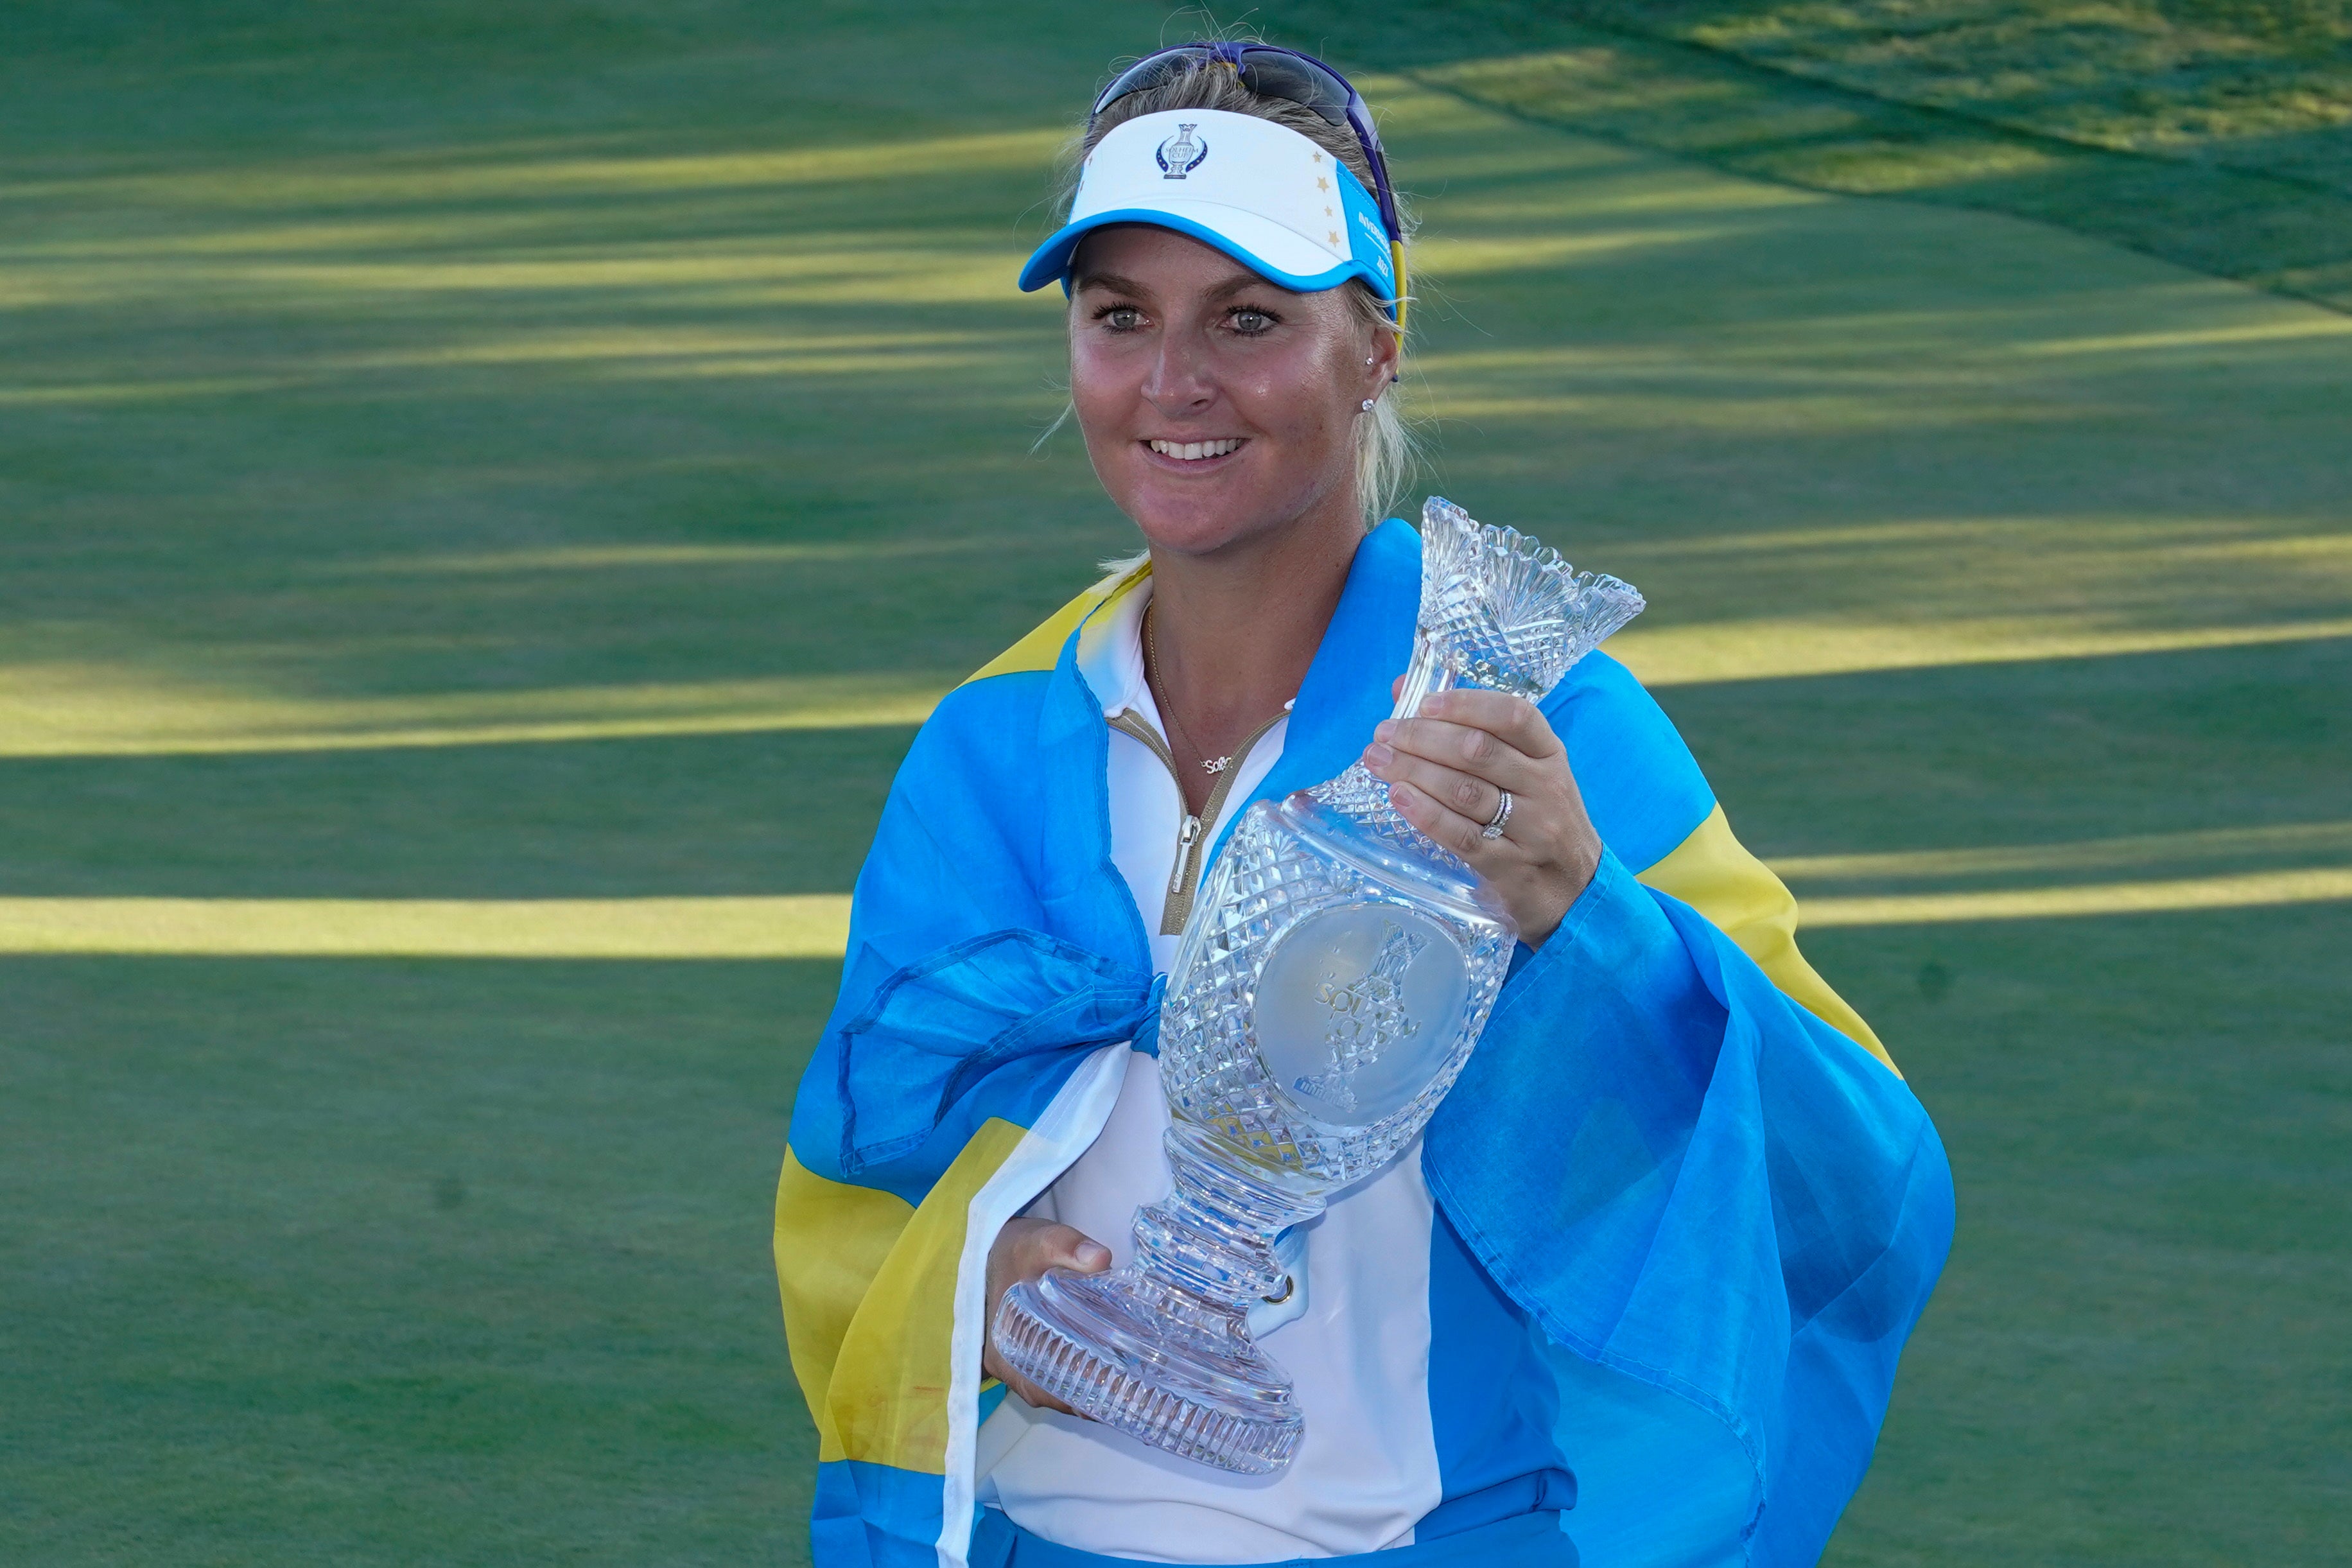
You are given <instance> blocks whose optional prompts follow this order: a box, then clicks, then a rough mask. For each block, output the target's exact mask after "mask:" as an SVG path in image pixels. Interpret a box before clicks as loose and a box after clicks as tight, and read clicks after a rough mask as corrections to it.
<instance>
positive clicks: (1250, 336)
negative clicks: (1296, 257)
mask: <svg viewBox="0 0 2352 1568" xmlns="http://www.w3.org/2000/svg"><path fill="white" fill-rule="evenodd" d="M1072 274H1073V279H1072V288H1071V294H1070V401H1071V402H1072V404H1073V405H1076V411H1077V416H1078V426H1079V428H1080V429H1082V430H1083V431H1084V432H1085V433H1086V438H1087V457H1088V458H1091V459H1093V462H1094V467H1095V473H1096V474H1097V476H1098V477H1099V478H1100V479H1101V480H1102V483H1103V488H1104V489H1106V490H1108V491H1109V492H1110V498H1111V500H1113V501H1114V502H1116V503H1117V504H1118V509H1119V510H1121V511H1123V512H1125V513H1127V515H1128V516H1129V517H1131V518H1133V519H1134V520H1135V523H1136V526H1137V527H1139V528H1140V529H1141V530H1142V531H1143V536H1144V538H1145V539H1147V540H1149V541H1150V542H1151V543H1152V545H1153V546H1154V547H1155V548H1160V549H1165V550H1173V551H1176V552H1180V553H1183V554H1188V555H1206V554H1211V553H1213V552H1217V551H1220V550H1223V549H1225V548H1227V547H1229V546H1232V545H1235V544H1246V543H1248V542H1255V541H1261V540H1264V539H1265V538H1267V537H1269V536H1271V535H1273V534H1275V533H1278V532H1279V531H1282V530H1284V529H1285V528H1286V527H1287V526H1289V525H1290V524H1292V523H1294V522H1297V521H1299V520H1300V519H1301V518H1302V517H1305V516H1307V514H1309V513H1313V514H1315V515H1316V516H1317V517H1318V518H1324V519H1345V520H1346V521H1347V522H1348V523H1349V524H1350V525H1353V524H1354V522H1355V521H1356V500H1355V495H1354V488H1355V430H1356V421H1357V420H1359V419H1360V418H1362V417H1364V415H1363V413H1362V405H1363V400H1364V399H1365V398H1367V397H1370V396H1374V395H1377V394H1378V393H1379V391H1380V390H1381V387H1382V386H1384V385H1386V384H1387V382H1388V379H1389V375H1390V373H1391V370H1392V369H1393V367H1394V363H1395V353H1396V349H1395V339H1394V337H1393V336H1392V335H1391V334H1390V333H1387V332H1375V331H1373V330H1372V329H1371V327H1370V324H1369V323H1367V322H1366V321H1364V320H1363V319H1362V318H1361V317H1360V316H1359V315H1358V314H1357V312H1356V310H1354V309H1353V308H1352V307H1351V305H1350V304H1349V300H1347V299H1346V297H1345V294H1344V291H1343V289H1324V290H1322V291H1321V292H1318V293H1313V294H1295V293H1293V292H1291V291H1290V290H1289V289H1283V288H1279V287H1277V286H1276V285H1274V284H1272V283H1269V282H1267V281H1266V280H1265V279H1263V278H1261V277H1259V276H1258V275H1257V274H1256V273H1255V272H1253V271H1251V270H1250V269H1249V268H1245V267H1244V266H1242V265H1241V264H1240V263H1239V262H1237V261H1235V260H1234V259H1233V258H1231V257H1229V256H1226V255H1225V254H1224V253H1223V251H1220V250H1217V249H1215V248H1213V247H1210V246H1207V245H1203V244H1202V243H1201V242H1200V241H1199V240H1197V239H1192V238H1191V237H1187V236H1184V235H1181V234H1178V233H1176V232H1174V231H1173V230H1171V229H1165V228H1159V227H1156V226H1150V225H1144V224H1114V225H1111V226H1108V227H1105V228H1099V229H1097V230H1095V231H1094V232H1093V233H1092V234H1089V235H1087V237H1086V239H1085V240H1084V241H1083V242H1082V243H1081V244H1080V246H1079V247H1078V251H1077V255H1076V258H1075V260H1074V263H1073V266H1072ZM1368 357H1369V358H1370V360H1371V362H1372V363H1369V364H1367V363H1365V361H1366V359H1367V358H1368ZM1188 452H1189V453H1191V454H1192V455H1191V456H1187V455H1186V454H1187V453H1188Z"/></svg>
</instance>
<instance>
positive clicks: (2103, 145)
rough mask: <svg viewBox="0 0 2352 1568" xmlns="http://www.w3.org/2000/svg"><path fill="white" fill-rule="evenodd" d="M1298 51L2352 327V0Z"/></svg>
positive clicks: (1399, 15)
mask: <svg viewBox="0 0 2352 1568" xmlns="http://www.w3.org/2000/svg"><path fill="white" fill-rule="evenodd" d="M1276 15H1277V16H1279V18H1280V20H1281V21H1282V22H1283V23H1284V24H1286V25H1287V26H1288V27H1289V28H1290V29H1291V30H1292V31H1293V32H1296V33H1299V34H1302V35H1304V36H1308V37H1314V36H1327V37H1334V38H1339V39H1345V40H1346V41H1348V42H1349V44H1351V45H1353V46H1354V47H1358V48H1360V49H1361V50H1362V51H1364V53H1365V55H1366V58H1373V59H1377V60H1379V61H1381V63H1383V64H1387V65H1389V66H1391V67H1392V68H1397V69H1401V70H1409V71H1411V72H1412V73H1413V74H1414V75H1415V76H1416V77H1417V78H1418V79H1420V80H1422V81H1423V82H1425V83H1429V84H1432V85H1439V86H1443V87H1444V88H1445V89H1448V90H1451V91H1455V92H1460V93H1463V94H1465V95H1467V96H1470V97H1472V98H1474V99H1475V100H1479V101H1481V102H1485V103H1488V104H1491V105H1494V106H1496V107H1498V108H1503V109H1506V110H1509V111H1511V112H1513V113H1516V114H1519V115H1522V116H1525V117H1527V118H1528V119H1531V120H1534V121H1539V122H1542V123H1547V124H1553V125H1558V126H1560V127H1562V128H1564V129H1569V130H1573V131H1577V132H1582V133H1585V134H1589V135H1598V136H1604V137H1609V138H1612V139H1615V140H1620V141H1623V142H1630V143H1633V144H1634V145H1639V146H1645V147H1654V148H1657V149H1660V150H1663V151H1666V152H1671V153H1678V154H1681V155H1684V156H1687V157H1696V158H1700V159H1704V160H1706V162H1709V163H1714V164H1716V165H1717V166H1718V167H1721V168H1725V169H1728V170H1731V171H1733V172H1736V173H1738V174H1748V175H1751V176H1754V177H1758V178H1762V179H1769V180H1773V181H1776V182H1780V183H1784V184H1793V185H1797V186H1800V187H1802V188H1805V189H1810V190H1821V191H1837V192H1843V193H1847V194H1852V195H1899V196H1903V197H1905V198H1907V199H1909V200H1913V201H1922V202H1931V203H1936V204H1938V205H1953V206H1960V207H1969V208H1976V209H1981V210H1990V211H1994V212H2006V213H2011V214H2015V215H2017V216H2023V217H2029V218H2032V219H2034V220H2036V221H2038V222H2042V223H2048V224H2053V225H2056V226H2062V227H2066V228H2073V229H2076V230H2079V231H2081V232H2083V233H2085V234H2090V235H2094V236H2096V237H2100V238H2102V239H2105V240H2107V241H2109V242H2111V243H2114V244H2118V245H2124V246H2128V247H2131V248H2134V249H2137V250H2141V251H2145V252H2147V254H2149V255H2153V256H2158V257H2161V258H2165V259H2167V260H2169V261H2174V262H2178V263H2179V264H2180V265H2182V266H2186V267H2193V268H2199V269H2200V270H2202V271H2207V272H2211V273H2214V274H2216V275H2217V276H2220V277H2224V278H2234V279H2242V280H2244V281H2247V282H2251V283H2254V284H2257V285H2259V286H2260V287H2263V288H2266V289H2276V290H2278V291H2280V292H2282V293H2286V294H2290V295H2294V296H2297V297H2300V298H2304V299H2309V300H2315V301H2318V302H2320V303H2323V304H2326V305H2329V306H2332V307H2333V308H2335V309H2337V310H2346V309H2352V7H2347V5H2346V4H2344V0H2275V3H2273V0H1664V3H1658V0H1562V3H1560V4H1557V5H1529V4H1528V3H1527V0H1403V3H1401V4H1391V5H1383V6H1381V7H1379V8H1378V10H1377V12H1376V13H1375V14H1373V15H1370V16H1368V15H1367V14H1366V13H1365V12H1364V11H1363V10H1362V9H1361V8H1360V7H1355V6H1348V5H1338V4H1336V3H1334V0H1307V4H1304V5H1288V6H1283V7H1278V8H1277V9H1276Z"/></svg>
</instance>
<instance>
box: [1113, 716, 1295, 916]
mask: <svg viewBox="0 0 2352 1568" xmlns="http://www.w3.org/2000/svg"><path fill="white" fill-rule="evenodd" d="M1289 715H1290V710H1289V709H1287V708H1285V709H1284V710H1282V711H1281V712H1279V713H1276V715H1275V716H1274V717H1273V718H1271V719H1268V720H1267V721H1265V723H1263V724H1260V725H1259V726H1258V727H1257V728H1256V729H1255V730H1253V731H1250V733H1249V738H1248V739H1247V740H1245V741H1244V742H1242V743H1241V744H1240V745H1239V746H1238V747H1236V748H1235V749H1234V760H1233V763H1232V765H1231V766H1229V767H1227V768H1226V769H1225V771H1224V772H1223V773H1219V774H1218V775H1217V782H1216V784H1215V787H1213V788H1212V789H1211V790H1210V791H1209V798H1208V799H1207V800H1206V801H1204V802H1203V803H1202V806H1201V811H1200V815H1198V816H1195V815H1193V814H1192V813H1191V812H1186V813H1185V814H1184V820H1183V823H1182V824H1181V826H1178V828H1177V829H1176V863H1175V865H1174V866H1172V867H1171V868H1170V869H1169V872H1168V898H1167V901H1166V902H1164V903H1163V904H1161V905H1160V935H1161V936H1181V935H1183V934H1184V922H1185V921H1189V920H1191V919H1192V900H1193V899H1194V898H1196V897H1197V896H1198V895H1199V893H1200V890H1201V857H1202V855H1203V854H1205V853H1206V852H1207V849H1208V845H1209V838H1210V832H1209V830H1210V829H1211V828H1213V827H1214V826H1216V825H1217V814H1218V813H1220V812H1222V811H1223V810H1224V808H1225V796H1226V795H1230V794H1231V793H1232V792H1233V787H1234V779H1235V778H1236V777H1238V776H1239V775H1240V773H1241V771H1242V765H1243V764H1244V763H1247V762H1248V761H1249V755H1250V752H1253V751H1255V750H1256V749H1257V743H1258V742H1260V741H1261V740H1264V739H1265V732H1266V731H1268V730H1271V729H1273V728H1274V727H1275V726H1276V724H1279V723H1281V722H1282V721H1283V720H1285V719H1286V718H1288V717H1289ZM1108 723H1109V725H1110V727H1111V728H1112V729H1114V730H1116V731H1118V732H1119V733H1120V734H1122V735H1129V736H1132V737H1134V738H1135V739H1136V740H1139V741H1140V742H1143V744H1144V747H1145V749H1146V750H1148V751H1150V753H1151V754H1152V755H1153V756H1155V757H1158V758H1159V759H1160V766H1162V767H1164V768H1166V769H1167V770H1168V776H1169V777H1170V778H1171V779H1172V780H1174V781H1175V784H1176V799H1177V800H1178V801H1179V802H1180V803H1181V801H1182V800H1183V798H1184V775H1183V774H1181V773H1178V772H1177V771H1176V756H1175V753H1174V752H1171V751H1169V749H1168V742H1166V741H1164V740H1162V739H1160V731H1157V730H1155V729H1153V728H1152V727H1151V725H1150V722H1149V721H1146V720H1145V719H1144V718H1143V716H1142V715H1141V714H1139V713H1138V712H1136V710H1134V709H1132V708H1122V709H1120V710H1118V714H1117V715H1116V716H1114V717H1113V718H1111V719H1110V720H1108Z"/></svg>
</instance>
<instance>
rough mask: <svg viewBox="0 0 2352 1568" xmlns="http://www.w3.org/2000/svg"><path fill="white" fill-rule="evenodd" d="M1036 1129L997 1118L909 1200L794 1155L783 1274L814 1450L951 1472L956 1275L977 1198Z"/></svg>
mask: <svg viewBox="0 0 2352 1568" xmlns="http://www.w3.org/2000/svg"><path fill="white" fill-rule="evenodd" d="M1026 1135H1027V1134H1026V1133H1025V1132H1024V1131H1023V1130H1022V1129H1021V1128H1019V1127H1016V1126H1014V1125H1013V1123H1012V1122H1010V1121H1003V1120H1002V1119H1000V1118H993V1117H992V1118H991V1119H990V1120H989V1121H987V1122H986V1123H985V1124H983V1125H982V1128H981V1130H980V1131H978V1132H976V1133H974V1134H973V1135H972V1137H971V1142H967V1143H966V1144H965V1145H964V1146H963V1152H961V1154H958V1155H957V1156H956V1160H955V1163H953V1164H952V1165H950V1166H949V1167H948V1168H947V1171H946V1172H945V1173H943V1174H942V1175H941V1176H940V1179H939V1181H938V1183H937V1184H935V1185H933V1186H932V1188H931V1190H930V1192H929V1194H926V1195H925V1197H924V1199H923V1201H922V1203H921V1205H919V1206H918V1207H915V1208H913V1209H909V1208H908V1206H907V1204H906V1203H905V1201H904V1200H903V1199H900V1198H897V1197H893V1196H892V1195H890V1194H887V1193H877V1192H871V1191H868V1190H867V1189H866V1188H863V1187H854V1186H848V1185H845V1184H842V1183H839V1182H832V1181H827V1180H826V1179H825V1178H824V1177H822V1176H818V1175H815V1174H814V1173H811V1172H809V1171H807V1170H806V1169H804V1168H803V1166H802V1165H801V1163H800V1162H799V1161H797V1160H795V1159H793V1157H792V1156H791V1155H790V1153H789V1152H787V1154H786V1156H785V1160H784V1175H783V1181H782V1185H781V1186H780V1187H779V1189H778V1191H777V1194H776V1275H777V1278H778V1279H779V1280H780V1281H781V1283H782V1289H783V1299H784V1329H785V1334H786V1337H787V1340H788V1342H789V1343H790V1345H791V1349H792V1358H793V1375H794V1376H795V1377H797V1378H799V1379H800V1384H801V1393H802V1394H803V1396H804V1397H805V1398H806V1399H807V1400H808V1402H809V1409H810V1413H811V1415H813V1416H814V1418H815V1421H816V1428H817V1458H818V1459H819V1461H821V1462H824V1461H831V1460H835V1459H863V1460H866V1461H869V1462H872V1463H876V1464H883V1465H890V1466H893V1467H895V1468H898V1469H902V1470H916V1471H920V1472H922V1473H923V1474H926V1475H934V1476H939V1475H945V1474H946V1473H947V1441H948V1376H949V1372H950V1367H951V1357H952V1355H953V1346H954V1340H955V1301H956V1278H957V1273H958V1270H959V1269H960V1268H961V1263H962V1258H963V1245H964V1232H965V1228H966V1227H965V1219H966V1215H967V1214H968V1213H969V1211H970V1209H971V1200H972V1196H973V1194H976V1193H978V1192H979V1191H980V1189H981V1188H982V1186H984V1185H986V1184H987V1183H988V1180H989V1178H990V1177H992V1176H993V1175H995V1174H996V1172H997V1169H998V1167H999V1166H1001V1165H1003V1163H1004V1162H1005V1160H1006V1158H1007V1157H1009V1156H1010V1155H1011V1154H1012V1152H1013V1150H1014V1149H1016V1148H1018V1147H1019V1146H1020V1143H1021V1140H1022V1139H1023V1138H1024V1137H1025V1136H1026Z"/></svg>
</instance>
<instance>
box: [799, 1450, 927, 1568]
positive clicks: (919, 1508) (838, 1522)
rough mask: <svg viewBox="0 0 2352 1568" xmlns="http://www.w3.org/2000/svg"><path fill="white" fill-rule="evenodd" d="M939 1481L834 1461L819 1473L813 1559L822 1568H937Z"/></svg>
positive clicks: (854, 1461) (812, 1532) (887, 1467)
mask: <svg viewBox="0 0 2352 1568" xmlns="http://www.w3.org/2000/svg"><path fill="white" fill-rule="evenodd" d="M940 1501H941V1499H940V1478H939V1477H937V1476H927V1475H924V1474H921V1473H920V1472H919V1471H915V1470H902V1469H899V1468H898V1467H897V1466H895V1465H877V1464H869V1463H867V1462H866V1461H865V1460H862V1459H831V1460H827V1461H826V1462H825V1463H824V1464H821V1465H819V1466H817V1468H816V1505H815V1508H814V1510H813V1512H812V1514H811V1517H810V1520H809V1549H810V1554H811V1556H812V1557H813V1558H814V1560H815V1561H816V1562H818V1563H823V1564H824V1568H939V1562H940V1556H939V1540H940V1518H941V1514H940Z"/></svg>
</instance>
